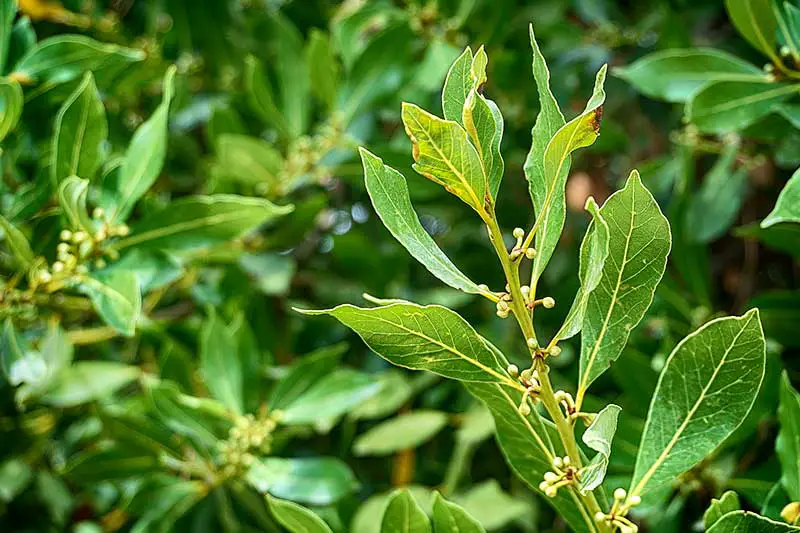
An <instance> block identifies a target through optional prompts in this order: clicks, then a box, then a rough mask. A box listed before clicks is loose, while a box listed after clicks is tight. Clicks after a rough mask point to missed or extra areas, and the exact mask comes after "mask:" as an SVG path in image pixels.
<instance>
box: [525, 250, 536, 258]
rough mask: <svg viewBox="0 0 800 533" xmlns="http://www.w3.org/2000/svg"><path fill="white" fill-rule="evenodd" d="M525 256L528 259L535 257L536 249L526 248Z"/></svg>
mask: <svg viewBox="0 0 800 533" xmlns="http://www.w3.org/2000/svg"><path fill="white" fill-rule="evenodd" d="M525 257H527V258H528V259H533V258H534V257H536V250H534V249H533V248H528V249H527V250H525Z"/></svg>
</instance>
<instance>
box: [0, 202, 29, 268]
mask: <svg viewBox="0 0 800 533" xmlns="http://www.w3.org/2000/svg"><path fill="white" fill-rule="evenodd" d="M0 229H2V230H3V243H4V244H5V246H6V248H7V249H8V251H9V252H11V255H13V256H14V259H16V260H17V262H18V263H19V264H20V266H22V267H23V268H28V267H30V266H31V265H32V264H33V261H34V259H35V258H36V256H35V255H34V254H33V250H31V245H30V243H29V242H28V238H27V237H25V234H24V233H22V231H20V230H19V229H18V228H17V227H16V226H14V225H13V224H12V223H11V222H9V221H8V220H7V219H6V218H5V217H4V216H2V215H0Z"/></svg>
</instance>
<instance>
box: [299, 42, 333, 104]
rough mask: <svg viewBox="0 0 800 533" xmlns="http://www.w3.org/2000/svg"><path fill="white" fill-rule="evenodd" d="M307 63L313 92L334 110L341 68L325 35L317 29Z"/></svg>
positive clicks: (310, 46) (307, 56) (309, 48)
mask: <svg viewBox="0 0 800 533" xmlns="http://www.w3.org/2000/svg"><path fill="white" fill-rule="evenodd" d="M306 61H307V63H308V69H309V76H310V85H311V92H312V93H313V94H314V96H316V97H317V98H319V100H320V101H321V102H323V103H324V104H325V105H326V107H327V108H328V109H333V107H334V105H335V104H336V95H337V92H338V89H339V68H338V64H337V62H336V58H335V57H334V55H333V50H332V49H331V43H330V40H329V39H328V36H327V35H326V34H325V33H323V32H321V31H319V30H317V29H312V30H311V33H310V34H309V36H308V45H307V47H306Z"/></svg>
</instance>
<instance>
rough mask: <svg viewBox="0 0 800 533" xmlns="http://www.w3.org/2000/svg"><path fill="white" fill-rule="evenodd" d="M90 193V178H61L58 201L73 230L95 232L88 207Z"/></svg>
mask: <svg viewBox="0 0 800 533" xmlns="http://www.w3.org/2000/svg"><path fill="white" fill-rule="evenodd" d="M88 193H89V180H85V179H82V178H79V177H78V176H69V177H67V178H65V179H63V180H61V182H60V185H59V186H58V203H59V205H60V206H61V212H62V213H63V214H64V217H65V218H66V219H67V224H68V227H69V228H70V229H72V230H83V231H84V232H86V233H88V234H93V233H94V224H92V219H91V218H90V217H89V212H88V211H87V209H86V196H87V194H88Z"/></svg>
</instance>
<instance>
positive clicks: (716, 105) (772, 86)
mask: <svg viewBox="0 0 800 533" xmlns="http://www.w3.org/2000/svg"><path fill="white" fill-rule="evenodd" d="M798 92H800V85H797V84H786V83H768V82H752V81H716V82H712V83H709V84H708V85H704V86H703V87H702V88H701V89H700V90H698V91H697V92H696V93H694V95H693V97H692V99H691V100H689V102H688V103H687V104H686V118H687V120H689V122H691V123H692V124H694V125H695V126H697V128H698V129H699V130H700V131H701V132H702V133H730V132H735V131H739V130H741V129H744V128H746V127H747V126H749V125H751V124H753V123H754V122H756V121H757V120H759V119H760V118H762V117H764V116H766V115H768V114H769V113H771V112H772V110H773V109H774V108H775V106H776V104H779V103H780V102H783V101H784V100H787V99H789V98H791V97H792V96H793V95H794V94H796V93H798Z"/></svg>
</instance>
